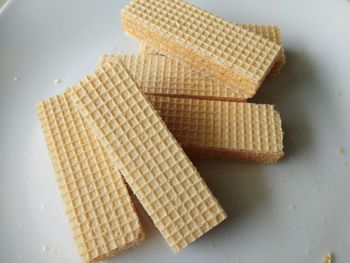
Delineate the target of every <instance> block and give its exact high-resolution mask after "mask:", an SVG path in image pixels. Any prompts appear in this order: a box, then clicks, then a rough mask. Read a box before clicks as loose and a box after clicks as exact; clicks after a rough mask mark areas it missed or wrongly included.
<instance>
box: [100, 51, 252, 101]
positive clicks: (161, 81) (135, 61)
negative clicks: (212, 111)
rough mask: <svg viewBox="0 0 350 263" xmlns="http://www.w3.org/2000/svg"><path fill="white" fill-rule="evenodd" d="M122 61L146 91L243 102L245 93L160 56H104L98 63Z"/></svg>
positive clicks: (175, 95) (154, 93)
mask: <svg viewBox="0 0 350 263" xmlns="http://www.w3.org/2000/svg"><path fill="white" fill-rule="evenodd" d="M119 58H121V59H122V60H123V63H124V65H125V66H126V68H127V69H128V71H129V73H130V74H131V75H132V76H133V78H134V80H135V81H136V83H137V85H138V86H139V87H140V88H141V90H142V91H143V92H144V93H145V94H153V95H161V96H171V97H192V98H202V99H217V100H229V101H245V100H246V99H247V96H246V95H244V94H243V93H242V92H240V91H239V90H237V89H233V88H230V87H228V86H227V85H226V84H225V83H224V82H223V81H221V80H218V79H214V78H211V77H209V76H208V75H206V74H205V73H203V72H199V71H195V70H192V69H191V68H190V67H188V66H186V65H184V64H182V63H180V62H178V61H176V60H174V59H171V58H167V57H165V56H161V55H120V56H113V55H103V56H101V57H100V59H99V64H103V63H105V62H112V63H113V62H116V61H117V62H118V61H119Z"/></svg>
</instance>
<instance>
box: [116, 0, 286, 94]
mask: <svg viewBox="0 0 350 263" xmlns="http://www.w3.org/2000/svg"><path fill="white" fill-rule="evenodd" d="M122 22H123V25H124V29H125V32H126V33H127V34H129V35H131V36H134V37H136V38H138V39H139V40H141V41H146V42H148V43H150V44H151V45H152V46H153V47H156V48H157V49H159V50H160V52H161V53H163V54H166V55H169V56H171V57H173V58H175V59H178V60H181V61H183V62H186V63H187V64H189V65H191V66H192V67H194V68H197V69H201V70H203V71H205V72H207V73H208V74H210V75H212V76H214V77H216V78H219V79H221V80H223V81H224V82H225V83H227V84H228V85H229V86H232V87H235V88H238V89H240V90H241V91H242V92H244V93H246V94H247V95H248V96H249V97H252V96H253V95H254V94H255V93H256V91H257V89H258V88H259V86H260V85H261V83H262V81H263V80H264V78H265V77H266V75H267V74H268V72H269V71H270V70H271V68H272V66H273V64H274V62H275V60H276V59H277V56H278V54H279V52H280V50H281V46H279V45H277V44H275V43H273V42H271V41H269V40H267V39H265V38H263V37H260V36H258V35H257V34H254V33H252V32H250V31H249V30H246V29H243V28H242V27H240V26H237V25H235V24H232V23H230V22H227V21H225V20H223V19H220V18H218V17H217V16H215V15H213V14H210V13H208V12H206V11H203V10H201V9H199V8H197V7H194V6H192V5H190V4H188V3H186V2H184V1H181V0H133V1H132V2H131V3H130V4H129V5H128V6H127V7H126V8H125V9H124V10H123V11H122Z"/></svg>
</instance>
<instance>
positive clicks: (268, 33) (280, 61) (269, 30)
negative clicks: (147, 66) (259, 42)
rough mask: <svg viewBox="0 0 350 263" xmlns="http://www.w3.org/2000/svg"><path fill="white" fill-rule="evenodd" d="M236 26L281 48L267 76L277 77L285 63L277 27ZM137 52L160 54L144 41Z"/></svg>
mask: <svg viewBox="0 0 350 263" xmlns="http://www.w3.org/2000/svg"><path fill="white" fill-rule="evenodd" d="M237 25H238V26H241V27H242V28H244V29H246V30H249V31H251V32H253V33H254V34H257V35H259V36H261V37H263V38H266V39H268V40H270V41H272V42H274V43H276V44H277V45H280V46H281V47H282V48H281V51H280V53H279V55H278V57H277V59H276V62H275V64H273V66H272V69H271V71H270V72H269V74H270V75H272V76H275V75H277V74H278V73H279V72H280V71H281V69H282V67H283V66H284V64H285V63H286V56H285V53H284V49H283V45H282V39H281V33H280V29H279V27H278V26H272V25H256V24H237ZM139 51H140V53H141V54H149V55H151V54H153V55H160V54H161V53H160V51H159V50H158V49H156V48H154V47H153V46H152V45H150V44H148V43H146V42H144V41H142V42H141V43H140V48H139Z"/></svg>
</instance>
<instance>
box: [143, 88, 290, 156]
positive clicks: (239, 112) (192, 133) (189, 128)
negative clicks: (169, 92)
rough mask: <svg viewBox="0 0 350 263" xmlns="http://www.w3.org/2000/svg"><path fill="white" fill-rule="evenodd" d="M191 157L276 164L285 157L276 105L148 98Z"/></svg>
mask: <svg viewBox="0 0 350 263" xmlns="http://www.w3.org/2000/svg"><path fill="white" fill-rule="evenodd" d="M148 99H149V101H150V102H151V103H152V104H153V106H154V107H155V108H156V110H157V111H158V112H159V115H160V116H161V117H162V119H163V121H164V122H165V123H166V125H167V127H168V129H169V130H170V131H171V132H172V133H173V135H174V136H175V138H176V139H177V141H178V142H179V143H180V144H181V146H182V147H183V149H184V150H185V151H186V153H187V154H189V156H191V157H194V158H217V159H234V160H246V161H253V162H258V163H275V162H276V161H277V160H278V159H279V158H281V157H282V156H283V132H282V128H281V119H280V116H279V114H278V113H277V112H276V111H275V110H274V107H273V106H272V105H264V104H253V103H238V102H227V101H213V100H198V99H188V98H170V97H161V96H151V95H150V96H148Z"/></svg>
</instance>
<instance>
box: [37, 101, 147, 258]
mask: <svg viewBox="0 0 350 263" xmlns="http://www.w3.org/2000/svg"><path fill="white" fill-rule="evenodd" d="M37 112H38V116H39V119H40V121H41V125H42V129H43V131H44V134H45V139H46V142H47V147H48V150H49V154H50V158H51V162H52V164H53V167H54V171H55V174H56V179H57V183H58V186H59V190H60V193H61V196H62V198H63V201H64V205H65V209H66V213H67V216H68V219H69V223H70V226H71V229H72V232H73V237H74V239H75V242H76V245H77V248H78V251H79V254H80V256H81V258H82V259H83V260H84V261H85V262H95V261H98V260H102V259H104V258H107V257H109V256H111V255H114V254H118V253H119V252H121V251H124V250H127V249H128V248H130V247H133V246H135V245H137V244H138V243H139V242H141V241H142V240H143V239H144V233H143V230H142V227H141V225H140V222H139V219H138V217H137V214H136V211H135V209H134V206H133V204H132V201H131V199H130V196H129V193H128V190H127V187H126V185H125V183H124V180H123V178H122V177H121V175H120V173H119V171H118V170H116V169H115V168H114V167H113V165H112V163H111V160H110V159H109V157H108V155H107V153H106V152H105V151H104V150H103V148H102V146H101V144H100V143H99V141H98V140H97V139H96V137H95V135H94V134H93V132H92V130H91V129H90V128H89V127H87V126H86V124H85V122H84V121H83V120H82V118H81V117H80V115H79V114H78V112H77V111H76V109H75V108H74V105H73V103H72V101H71V99H70V97H69V96H67V95H60V96H56V97H54V98H50V99H49V100H46V101H42V102H40V103H39V104H38V105H37Z"/></svg>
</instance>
